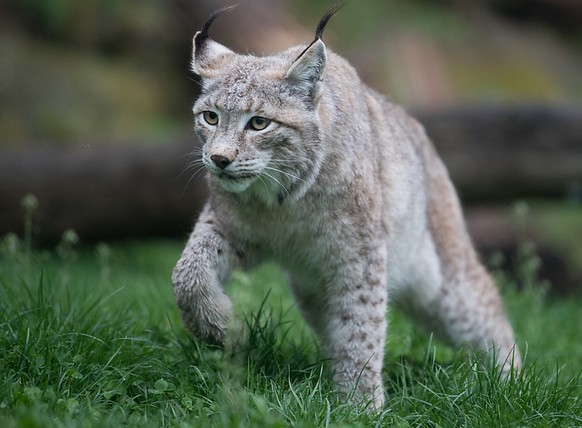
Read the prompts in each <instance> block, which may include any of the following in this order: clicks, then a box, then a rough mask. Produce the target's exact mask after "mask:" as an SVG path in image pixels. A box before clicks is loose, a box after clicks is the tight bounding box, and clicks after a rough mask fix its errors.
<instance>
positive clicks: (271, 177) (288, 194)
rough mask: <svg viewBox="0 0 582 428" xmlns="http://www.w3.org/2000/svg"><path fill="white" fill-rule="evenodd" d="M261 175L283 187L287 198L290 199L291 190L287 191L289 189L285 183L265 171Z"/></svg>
mask: <svg viewBox="0 0 582 428" xmlns="http://www.w3.org/2000/svg"><path fill="white" fill-rule="evenodd" d="M261 174H264V175H265V176H267V177H268V178H270V179H271V180H273V181H274V182H275V183H277V184H278V185H279V186H281V188H282V189H283V190H284V191H285V192H286V193H287V196H289V197H290V196H291V193H289V190H287V187H285V186H284V185H283V183H281V182H280V181H279V180H277V179H276V178H275V177H274V176H273V175H272V174H269V173H268V172H266V171H265V170H263V172H262V173H261Z"/></svg>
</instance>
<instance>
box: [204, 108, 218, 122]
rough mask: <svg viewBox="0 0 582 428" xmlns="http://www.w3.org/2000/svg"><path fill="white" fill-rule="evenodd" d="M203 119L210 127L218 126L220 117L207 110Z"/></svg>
mask: <svg viewBox="0 0 582 428" xmlns="http://www.w3.org/2000/svg"><path fill="white" fill-rule="evenodd" d="M202 117H203V118H204V120H205V121H206V123H207V124H209V125H217V124H218V115H217V114H216V113H215V112H213V111H210V110H206V111H204V112H202Z"/></svg>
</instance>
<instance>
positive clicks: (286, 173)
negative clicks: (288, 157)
mask: <svg viewBox="0 0 582 428" xmlns="http://www.w3.org/2000/svg"><path fill="white" fill-rule="evenodd" d="M265 169H269V170H271V171H275V172H278V173H280V174H285V175H286V176H287V177H290V178H293V179H295V180H298V181H305V180H303V178H301V177H299V176H298V175H294V174H291V173H290V172H287V171H283V170H281V169H278V168H273V167H272V166H265Z"/></svg>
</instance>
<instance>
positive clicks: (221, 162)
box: [210, 155, 232, 169]
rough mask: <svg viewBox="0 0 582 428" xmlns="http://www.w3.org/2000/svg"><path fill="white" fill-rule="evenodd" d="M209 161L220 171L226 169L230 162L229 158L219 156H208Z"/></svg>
mask: <svg viewBox="0 0 582 428" xmlns="http://www.w3.org/2000/svg"><path fill="white" fill-rule="evenodd" d="M210 160H212V162H214V164H215V165H216V166H217V167H219V168H220V169H224V168H226V167H227V166H228V165H229V164H230V163H231V162H232V161H231V160H230V159H229V158H227V157H224V156H221V155H212V156H210Z"/></svg>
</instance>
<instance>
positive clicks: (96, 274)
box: [0, 237, 582, 427]
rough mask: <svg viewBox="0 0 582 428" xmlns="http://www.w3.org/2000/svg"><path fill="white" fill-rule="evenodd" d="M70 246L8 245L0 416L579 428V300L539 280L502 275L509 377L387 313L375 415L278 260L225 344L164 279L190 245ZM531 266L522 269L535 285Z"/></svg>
mask: <svg viewBox="0 0 582 428" xmlns="http://www.w3.org/2000/svg"><path fill="white" fill-rule="evenodd" d="M73 244H74V239H72V238H71V237H69V239H68V241H67V240H65V242H64V243H61V244H60V245H59V247H58V249H57V250H55V251H50V252H48V251H44V252H39V251H30V250H28V249H27V248H26V246H25V245H21V244H20V242H19V241H17V240H16V239H14V238H11V239H5V240H4V241H3V243H2V245H1V246H0V355H1V357H0V426H2V427H13V426H22V427H51V426H55V427H60V426H99V427H107V426H112V427H113V426H115V427H117V426H123V425H127V426H137V425H139V426H140V427H144V426H155V427H157V426H200V427H208V426H229V427H230V426H261V427H263V426H265V427H279V426H294V427H295V426H298V427H301V426H305V427H313V426H397V427H408V426H430V427H432V426H434V427H436V426H441V427H449V426H470V427H474V426H495V427H497V426H516V427H517V426H520V427H522V426H527V427H536V426H540V427H554V426H580V425H582V417H581V416H580V415H582V379H581V367H582V332H581V331H580V326H581V325H582V323H581V315H580V309H579V308H580V306H581V304H582V298H580V297H575V298H574V297H573V298H571V299H568V300H554V299H550V298H549V297H547V296H545V295H544V293H543V291H540V289H539V288H537V287H536V286H535V284H534V285H532V286H528V287H527V289H526V290H525V291H521V292H517V291H515V286H514V285H513V281H514V279H512V278H509V277H507V276H506V275H504V274H503V273H499V276H500V278H501V281H502V282H503V284H504V286H503V290H504V297H505V299H506V302H507V307H508V310H509V313H510V316H511V318H512V319H513V321H514V324H515V327H516V330H517V334H518V336H519V337H520V338H521V340H520V347H521V348H522V350H524V351H525V350H526V349H527V352H526V365H525V369H524V370H523V372H522V374H521V375H520V376H519V377H518V378H517V379H514V378H512V379H510V380H509V381H507V382H506V381H503V380H501V379H500V376H499V374H498V373H497V372H496V371H495V370H494V369H492V368H480V366H479V365H477V364H474V363H475V361H477V360H478V357H477V356H474V355H471V354H469V353H466V352H454V351H453V350H451V349H450V348H447V347H445V346H443V345H441V344H439V343H436V342H433V341H432V340H431V338H430V337H429V336H427V335H426V334H425V333H423V332H421V331H419V330H418V329H417V328H416V327H414V326H413V324H411V323H410V322H408V321H407V320H406V319H404V318H403V317H402V316H401V315H400V314H399V313H397V312H395V311H393V312H392V313H391V315H390V321H391V327H390V330H391V335H390V340H389V343H388V349H389V352H388V356H387V358H386V367H385V376H384V377H385V385H386V390H387V393H388V399H387V403H386V407H385V408H384V409H383V410H382V411H380V412H377V413H373V412H369V411H366V410H364V409H361V408H358V407H355V406H352V405H349V404H342V403H341V402H339V401H338V400H337V399H336V397H335V395H334V394H333V392H332V386H331V383H330V382H329V380H328V372H327V371H326V370H327V369H326V367H327V366H326V363H325V356H324V355H323V354H322V352H321V351H320V350H319V348H318V346H317V343H316V341H315V339H314V338H313V336H312V335H311V333H310V332H309V330H308V329H307V327H306V326H305V324H304V323H303V321H302V320H301V318H300V316H299V314H298V312H297V310H296V308H295V307H294V305H293V302H292V299H291V297H290V294H289V292H288V290H287V287H286V284H285V281H284V277H283V275H282V274H281V272H280V271H279V270H277V269H276V268H275V267H273V266H269V265H266V266H263V267H261V268H260V269H258V270H257V271H255V272H252V273H250V274H245V273H236V274H235V275H234V278H233V280H232V281H231V283H230V284H229V286H228V289H229V293H230V294H231V295H232V296H233V299H234V301H235V306H236V313H237V317H238V320H239V322H238V325H237V326H236V327H235V331H234V332H233V333H232V335H231V339H230V343H229V344H228V345H227V346H226V348H225V349H224V350H219V349H213V348H209V347H207V346H205V345H203V344H201V343H198V342H196V341H193V340H191V339H190V337H189V336H188V334H187V333H186V332H185V331H184V329H183V327H182V325H181V323H180V320H179V317H178V314H177V311H176V308H175V305H174V302H173V297H172V292H171V285H170V281H169V276H170V271H171V268H172V266H173V264H174V262H175V261H176V259H177V258H178V256H179V253H180V251H181V247H182V244H183V243H181V242H171V241H155V242H129V243H123V244H116V245H113V246H111V247H109V246H105V245H100V246H99V247H98V249H97V250H96V251H95V250H93V249H84V250H82V251H77V250H75V248H74V246H73ZM524 263H526V262H524ZM534 270H535V267H532V268H529V269H528V268H525V269H524V273H523V276H524V278H519V280H520V281H522V282H523V280H527V281H525V282H527V283H535V277H534V275H533V273H532V272H533V271H534ZM526 276H527V278H526Z"/></svg>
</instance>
